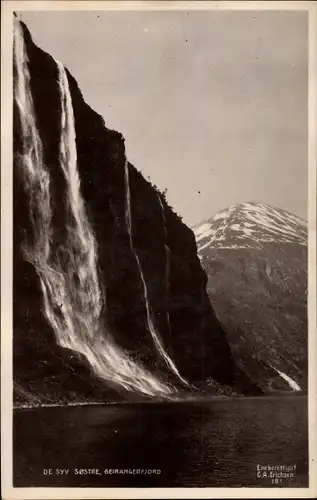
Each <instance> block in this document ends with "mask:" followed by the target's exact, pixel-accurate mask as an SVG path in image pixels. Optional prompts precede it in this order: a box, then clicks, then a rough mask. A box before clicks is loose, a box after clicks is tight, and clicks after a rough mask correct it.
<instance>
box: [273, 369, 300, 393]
mask: <svg viewBox="0 0 317 500" xmlns="http://www.w3.org/2000/svg"><path fill="white" fill-rule="evenodd" d="M270 366H271V365H270ZM271 368H273V370H275V371H276V372H277V373H278V374H279V376H280V377H281V378H282V379H284V380H285V381H286V382H287V383H288V385H289V386H290V388H291V389H293V391H296V392H297V391H301V390H302V389H301V388H300V386H299V385H298V383H297V382H295V380H293V379H292V378H291V377H290V376H289V375H286V373H283V372H281V371H280V370H278V369H277V368H274V366H271Z"/></svg>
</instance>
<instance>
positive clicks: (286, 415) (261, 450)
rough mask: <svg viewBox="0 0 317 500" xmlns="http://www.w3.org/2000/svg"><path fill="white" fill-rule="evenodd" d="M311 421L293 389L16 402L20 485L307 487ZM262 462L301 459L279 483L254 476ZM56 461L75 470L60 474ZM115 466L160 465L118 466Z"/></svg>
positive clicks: (17, 483) (16, 479) (16, 480)
mask: <svg viewBox="0 0 317 500" xmlns="http://www.w3.org/2000/svg"><path fill="white" fill-rule="evenodd" d="M307 421H308V419H307V397H306V396H293V395H292V394H290V395H285V396H282V397H258V398H227V399H226V398H212V399H211V398H209V399H206V400H204V401H197V402H196V403H195V402H183V403H180V402H177V403H170V402H166V403H143V404H142V403H141V404H129V403H126V404H113V405H105V406H89V407H56V408H41V409H19V410H15V413H14V448H13V451H14V454H13V456H14V485H15V486H16V487H32V486H34V487H37V486H38V487H39V486H41V487H45V486H47V487H61V486H63V487H138V486H139V487H226V486H227V487H243V486H249V487H305V486H307V485H308V429H307V427H308V423H307ZM258 465H296V473H295V474H294V477H293V478H291V479H283V480H282V481H281V482H280V483H279V484H272V481H271V479H269V478H265V477H264V478H263V477H262V478H257V466H258ZM43 469H52V474H51V475H47V474H46V475H45V474H44V473H43ZM56 469H69V472H68V474H67V475H64V474H63V475H56ZM75 469H99V473H100V474H97V475H96V474H90V475H89V474H85V473H84V474H82V475H80V474H75ZM105 469H107V472H106V473H104V471H105ZM110 469H111V470H114V469H126V470H129V469H131V470H133V469H134V470H138V469H143V470H146V471H149V470H150V469H151V470H153V469H154V470H155V471H156V472H153V471H152V473H147V474H145V473H143V474H140V473H138V474H137V473H134V474H128V473H127V472H126V473H125V474H119V473H117V474H114V473H110V472H109V470H110Z"/></svg>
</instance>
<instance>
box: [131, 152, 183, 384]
mask: <svg viewBox="0 0 317 500" xmlns="http://www.w3.org/2000/svg"><path fill="white" fill-rule="evenodd" d="M124 179H125V193H126V207H125V217H126V225H127V229H128V233H129V238H130V246H131V250H132V253H133V254H134V257H135V260H136V262H137V265H138V269H139V273H140V277H141V281H142V285H143V294H144V300H145V308H146V318H147V324H148V330H149V332H150V334H151V336H152V339H153V341H154V345H155V347H156V349H157V351H158V353H159V355H160V356H161V358H162V359H163V360H164V362H165V363H166V365H167V366H168V368H169V369H170V370H171V371H172V372H173V373H174V374H175V375H176V377H177V378H178V379H179V380H180V381H181V382H182V383H183V384H185V385H186V386H188V382H187V381H186V380H185V379H184V378H183V377H182V376H181V375H180V373H179V371H178V369H177V367H176V365H175V363H174V362H173V360H172V359H171V358H170V356H169V355H168V353H167V352H166V350H165V347H164V345H163V341H162V339H161V338H160V334H159V332H158V330H157V327H156V325H155V319H154V315H153V311H152V307H151V304H150V301H149V293H148V288H147V284H146V280H145V276H144V273H143V269H142V265H141V261H140V258H139V255H138V253H137V251H136V249H135V247H134V244H133V236H132V233H133V231H132V214H131V191H130V179H129V165H128V162H127V160H126V162H125V175H124Z"/></svg>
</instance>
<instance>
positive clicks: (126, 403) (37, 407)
mask: <svg viewBox="0 0 317 500" xmlns="http://www.w3.org/2000/svg"><path fill="white" fill-rule="evenodd" d="M289 397H291V398H294V397H295V398H298V397H308V393H307V391H301V392H299V391H296V392H295V391H294V392H291V391H287V392H275V393H268V394H263V395H261V396H258V395H257V396H240V395H239V396H222V395H219V396H217V395H208V396H201V397H189V398H179V399H175V400H174V401H171V400H167V401H159V400H154V399H152V400H148V401H94V402H70V403H43V404H27V403H26V404H21V405H13V407H12V409H13V411H16V410H41V409H46V408H69V407H72V408H75V407H94V406H105V407H106V406H114V405H115V406H117V407H120V406H131V407H132V406H152V405H160V406H161V405H165V406H166V405H176V404H186V403H187V404H190V403H197V404H199V403H208V402H212V401H228V400H232V399H233V400H235V401H236V400H251V399H276V398H289Z"/></svg>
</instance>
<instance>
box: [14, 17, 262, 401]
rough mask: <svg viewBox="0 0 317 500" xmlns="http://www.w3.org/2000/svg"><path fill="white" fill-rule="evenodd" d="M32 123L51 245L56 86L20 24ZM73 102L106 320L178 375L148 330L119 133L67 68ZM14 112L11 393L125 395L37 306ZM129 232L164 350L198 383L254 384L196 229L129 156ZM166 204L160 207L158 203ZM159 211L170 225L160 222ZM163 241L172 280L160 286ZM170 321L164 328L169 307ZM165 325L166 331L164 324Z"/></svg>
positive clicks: (153, 362)
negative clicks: (40, 151) (217, 306)
mask: <svg viewBox="0 0 317 500" xmlns="http://www.w3.org/2000/svg"><path fill="white" fill-rule="evenodd" d="M23 32H24V37H25V43H26V49H27V55H28V59H29V71H30V76H31V82H30V84H31V91H32V96H33V101H34V107H35V112H36V121H37V127H38V130H39V133H40V136H41V139H42V142H43V146H44V159H45V163H46V166H47V168H48V170H49V172H50V176H51V184H52V206H53V224H54V242H53V244H54V245H56V247H57V246H58V245H61V244H62V241H63V228H64V225H65V220H64V219H63V210H62V208H61V207H62V205H63V200H64V198H65V188H64V182H63V178H62V175H61V171H60V168H59V159H58V148H59V140H60V133H61V130H60V113H61V104H60V94H59V89H58V84H57V66H56V62H55V60H54V59H53V58H52V57H51V56H50V55H48V54H47V53H45V52H44V51H42V50H41V49H40V48H38V47H37V46H36V45H35V44H34V43H33V41H32V39H31V36H30V33H29V32H28V30H27V28H26V26H25V25H23ZM67 76H68V80H69V84H70V91H71V97H72V102H73V109H74V116H75V128H76V142H77V155H78V169H79V174H80V179H81V191H82V195H83V198H84V201H85V204H86V208H87V212H88V216H89V219H90V222H91V224H92V228H93V231H94V233H95V236H96V240H97V243H98V257H99V268H100V273H101V282H102V283H103V286H104V288H105V291H106V296H107V301H106V310H107V311H105V314H106V312H107V315H106V319H107V324H108V326H109V328H110V330H111V332H112V334H113V336H114V338H115V340H116V341H117V343H118V344H120V345H121V346H122V347H123V348H124V349H125V350H126V351H127V352H128V353H130V355H131V357H132V358H133V359H135V360H137V361H138V362H140V363H143V365H145V366H147V367H148V368H149V369H150V370H151V371H154V372H156V373H158V374H159V375H160V376H161V377H162V378H165V379H167V380H168V379H170V380H171V381H172V382H173V383H175V382H176V381H175V380H174V379H173V377H171V376H170V375H169V374H168V372H167V369H166V367H165V365H163V364H162V362H161V361H160V359H159V357H158V356H157V353H156V351H155V349H154V346H153V341H152V339H151V337H150V334H149V332H148V330H147V325H146V312H145V302H144V293H143V288H142V282H141V278H140V274H139V271H138V268H137V263H136V260H135V257H134V255H133V253H132V251H131V248H130V244H129V235H128V232H127V227H126V221H125V187H124V166H125V161H126V160H125V146H124V138H123V137H122V135H121V134H120V133H118V132H115V131H113V130H110V129H109V128H107V127H106V125H105V123H104V120H103V118H102V117H101V116H100V115H98V114H97V113H95V112H94V111H93V110H92V109H91V108H90V107H89V106H88V105H87V104H86V103H85V101H84V99H83V96H82V95H81V92H80V90H79V87H78V85H77V82H76V81H75V79H74V78H73V77H72V75H70V74H69V73H67ZM20 134H21V130H20V123H19V116H18V112H17V109H16V106H15V105H14V297H13V302H14V380H15V400H16V402H31V401H33V402H39V403H41V402H56V401H57V402H58V401H92V400H109V399H117V398H118V397H122V395H121V396H119V395H118V391H117V388H111V387H107V386H106V385H105V384H104V383H103V382H101V381H100V380H98V379H97V378H96V377H95V376H94V374H93V373H92V371H91V370H90V368H89V366H88V365H87V364H86V363H85V361H84V360H83V359H82V358H81V357H80V356H78V355H76V353H74V352H73V351H70V350H67V349H63V348H61V347H59V346H58V345H57V343H56V339H55V336H54V332H53V330H52V329H51V327H50V326H49V324H48V322H47V320H46V319H45V316H44V314H43V300H42V296H41V291H40V287H39V280H38V277H37V275H36V272H35V270H34V268H33V266H32V265H30V264H28V263H27V262H26V261H25V260H24V258H23V255H22V252H21V245H22V242H23V241H24V239H25V238H26V237H29V234H30V233H31V228H30V221H29V218H28V203H29V200H28V196H27V194H26V192H25V189H24V186H23V183H22V179H21V175H20V173H19V168H20V164H19V155H20V152H21V151H20V145H21V137H20ZM129 175H130V185H131V207H132V222H133V238H134V246H135V247H136V249H137V251H138V254H139V257H140V260H141V262H142V266H143V269H144V274H145V278H146V280H147V284H148V288H149V297H150V301H151V304H152V308H153V311H154V315H155V320H156V322H157V325H158V328H159V331H160V334H161V336H162V339H163V341H164V344H165V346H166V350H167V351H168V353H169V355H170V356H171V357H172V358H173V360H174V362H175V364H176V366H177V367H178V370H179V371H180V373H181V374H182V376H183V377H185V378H187V379H188V380H189V381H191V382H193V383H194V384H196V385H197V384H198V385H199V384H203V383H204V382H205V380H206V379H208V378H212V379H214V380H215V381H217V383H219V384H225V385H226V386H229V387H231V388H233V389H234V390H236V391H238V392H239V391H242V392H248V391H249V390H251V391H253V390H256V388H255V387H254V386H253V385H252V384H251V383H250V382H249V380H248V378H247V377H246V376H245V375H244V374H243V373H242V372H241V371H240V370H239V369H238V368H237V367H236V365H235V362H234V361H233V358H232V356H231V352H230V348H229V345H228V342H227V340H226V335H225V332H224V330H223V328H222V327H221V325H220V323H219V321H218V320H217V318H216V316H215V314H214V311H213V308H212V306H211V304H210V302H209V299H208V296H207V294H206V282H207V278H206V275H205V272H204V271H203V270H202V268H201V265H200V261H199V259H198V257H197V248H196V243H195V238H194V234H193V232H192V231H191V230H190V229H189V228H188V227H187V226H186V225H185V224H183V223H182V221H181V219H180V218H179V217H178V216H177V215H176V214H175V213H174V212H173V211H172V209H171V208H170V207H169V206H168V204H167V202H166V200H165V197H164V196H163V195H162V194H161V193H160V192H159V191H158V190H156V189H155V188H154V187H153V186H152V185H151V184H150V183H149V182H148V181H146V180H145V179H144V178H143V176H142V175H141V174H140V172H138V171H137V170H136V169H135V168H134V166H133V165H131V164H129ZM161 204H162V205H163V208H164V213H163V211H162V205H161ZM164 220H165V222H166V230H164V227H165V226H164ZM166 246H167V247H168V249H169V253H170V279H169V286H168V288H167V286H166V279H165V274H166ZM167 311H168V312H169V315H170V324H171V328H170V329H169V328H168V324H167V315H166V312H167ZM170 332H171V333H170Z"/></svg>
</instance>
